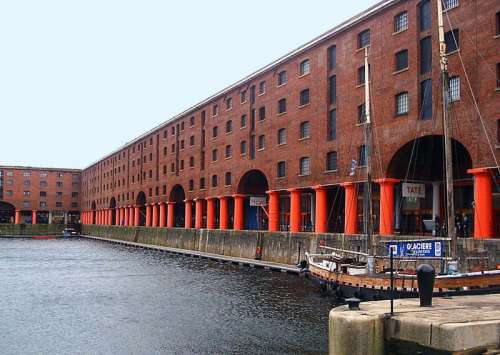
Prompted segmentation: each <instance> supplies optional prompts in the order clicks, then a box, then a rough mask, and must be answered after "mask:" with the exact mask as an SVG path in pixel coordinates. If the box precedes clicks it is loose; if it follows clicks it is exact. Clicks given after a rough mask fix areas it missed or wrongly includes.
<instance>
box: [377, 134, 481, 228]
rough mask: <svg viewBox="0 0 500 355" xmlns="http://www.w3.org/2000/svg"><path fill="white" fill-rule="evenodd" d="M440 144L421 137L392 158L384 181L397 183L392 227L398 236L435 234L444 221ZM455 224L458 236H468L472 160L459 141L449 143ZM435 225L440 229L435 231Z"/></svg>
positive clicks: (471, 213) (440, 140)
mask: <svg viewBox="0 0 500 355" xmlns="http://www.w3.org/2000/svg"><path fill="white" fill-rule="evenodd" d="M444 164H445V160H444V141H443V137H442V136H437V135H431V136H423V137H420V138H417V139H415V140H413V141H410V142H408V143H406V144H405V145H403V146H402V147H401V148H400V149H399V150H398V151H397V152H396V153H395V154H394V156H393V157H392V159H391V161H390V163H389V165H388V168H387V175H386V176H387V177H390V178H396V179H400V180H401V183H400V184H397V185H396V187H395V216H394V217H395V227H396V230H400V232H401V233H402V234H425V233H439V232H440V231H441V230H442V228H443V223H444V221H445V220H446V218H445V216H446V205H447V204H446V193H445V190H446V187H445V182H444V176H445V174H444V172H445V165H444ZM452 166H453V192H454V203H455V216H456V218H455V222H456V224H457V226H458V228H457V233H458V234H459V236H470V235H471V231H472V228H473V226H472V223H473V216H474V211H473V200H474V187H473V180H472V177H471V176H470V175H469V174H467V169H470V168H472V159H471V156H470V154H469V152H468V151H467V149H466V148H465V146H464V145H463V144H462V143H460V142H459V141H457V140H455V139H452ZM436 225H439V226H440V227H436Z"/></svg>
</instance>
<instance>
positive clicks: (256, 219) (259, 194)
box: [237, 170, 269, 230]
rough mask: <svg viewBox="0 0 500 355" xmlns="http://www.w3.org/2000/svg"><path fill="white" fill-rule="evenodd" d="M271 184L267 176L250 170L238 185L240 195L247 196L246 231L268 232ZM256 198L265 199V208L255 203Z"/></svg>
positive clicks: (245, 205) (245, 211)
mask: <svg viewBox="0 0 500 355" xmlns="http://www.w3.org/2000/svg"><path fill="white" fill-rule="evenodd" d="M267 190H269V184H268V182H267V178H266V175H265V174H264V173H263V172H262V171H260V170H250V171H248V172H246V173H245V174H244V175H243V176H242V177H241V179H240V182H239V184H238V190H237V191H238V194H243V195H246V198H245V204H244V209H245V210H244V216H245V217H244V218H245V229H247V230H267V228H268V217H267V194H266V191H267ZM254 198H257V199H258V198H265V199H266V203H265V206H258V205H256V204H255V203H254V201H255V200H257V199H254Z"/></svg>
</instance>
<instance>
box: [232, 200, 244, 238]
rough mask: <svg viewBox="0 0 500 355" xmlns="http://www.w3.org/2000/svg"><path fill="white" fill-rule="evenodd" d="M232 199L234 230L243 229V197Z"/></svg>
mask: <svg viewBox="0 0 500 355" xmlns="http://www.w3.org/2000/svg"><path fill="white" fill-rule="evenodd" d="M233 197H234V228H233V229H234V230H243V229H245V216H244V210H245V207H244V206H245V197H246V196H245V195H233Z"/></svg>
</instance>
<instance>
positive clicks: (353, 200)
mask: <svg viewBox="0 0 500 355" xmlns="http://www.w3.org/2000/svg"><path fill="white" fill-rule="evenodd" d="M341 186H343V187H344V189H345V206H344V216H345V217H344V218H345V220H344V234H357V233H358V192H357V190H356V184H355V183H352V182H347V183H343V184H341Z"/></svg>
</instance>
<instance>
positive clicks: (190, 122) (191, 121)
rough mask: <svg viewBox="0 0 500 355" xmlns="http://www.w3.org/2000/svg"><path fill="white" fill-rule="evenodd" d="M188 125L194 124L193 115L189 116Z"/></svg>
mask: <svg viewBox="0 0 500 355" xmlns="http://www.w3.org/2000/svg"><path fill="white" fill-rule="evenodd" d="M189 125H190V126H191V127H193V126H194V116H191V117H190V118H189Z"/></svg>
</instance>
